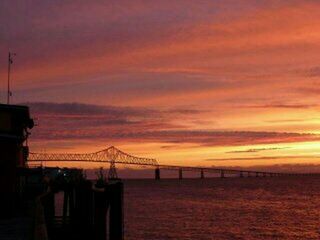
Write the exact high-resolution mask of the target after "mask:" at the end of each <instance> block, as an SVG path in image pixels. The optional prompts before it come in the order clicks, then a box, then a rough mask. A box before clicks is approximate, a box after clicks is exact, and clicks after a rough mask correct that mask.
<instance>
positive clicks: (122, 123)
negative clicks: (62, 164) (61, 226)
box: [0, 0, 320, 167]
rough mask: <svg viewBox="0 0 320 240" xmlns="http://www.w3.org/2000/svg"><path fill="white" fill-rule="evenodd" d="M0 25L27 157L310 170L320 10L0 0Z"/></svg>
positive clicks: (315, 140) (253, 4) (226, 2)
mask: <svg viewBox="0 0 320 240" xmlns="http://www.w3.org/2000/svg"><path fill="white" fill-rule="evenodd" d="M0 23H1V24H0V54H1V56H2V57H0V79H2V81H1V83H0V87H1V92H0V93H1V95H0V101H1V102H5V99H6V95H5V94H6V76H7V54H8V51H12V52H15V53H17V56H16V57H15V59H14V63H13V66H12V67H13V73H12V86H13V97H12V102H13V103H27V104H28V105H30V106H31V111H32V115H33V117H34V118H35V120H36V123H37V126H36V127H35V128H34V129H33V131H32V135H31V139H30V147H31V150H32V151H42V152H43V151H45V152H91V151H98V150H100V149H102V148H105V147H107V146H110V145H115V146H117V147H119V148H121V149H122V150H124V151H126V152H129V153H132V154H136V155H140V156H145V157H154V158H157V159H158V161H159V162H161V163H165V164H181V165H183V164H184V165H195V166H199V165H203V166H212V165H215V166H216V165H219V166H221V165H223V166H244V167H245V166H253V165H275V164H295V165H296V164H318V163H320V150H319V147H320V135H318V134H320V112H319V110H320V104H319V94H320V85H319V80H320V54H319V53H320V3H319V1H311V0H310V1H307V0H306V1H294V0H292V1H290V0H289V1H273V0H266V1H264V0H260V1H259V0H258V1H257V0H246V1H245V0H237V1H236V0H221V1H219V0H217V1H212V0H180V1H179V0H170V1H169V0H168V1H167V0H161V1H142V0H134V1H132V0H120V1H119V0H115V1H113V0H109V1H98V0H94V1H93V0H92V1H87V0H78V1H65V0H64V1H62V0H61V1H59V0H57V1H49V0H31V1H21V0H20V1H19V0H2V1H1V2H0Z"/></svg>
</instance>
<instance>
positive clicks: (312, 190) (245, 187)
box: [124, 177, 320, 240]
mask: <svg viewBox="0 0 320 240" xmlns="http://www.w3.org/2000/svg"><path fill="white" fill-rule="evenodd" d="M124 201H125V239H127V240H130V239H132V240H133V239H134V240H136V239H161V240H164V239H320V177H286V178H284V177H278V178H276V177H275V178H253V177H252V178H225V179H220V178H216V179H204V180H201V179H183V180H175V179H168V180H160V181H155V180H126V181H125V196H124Z"/></svg>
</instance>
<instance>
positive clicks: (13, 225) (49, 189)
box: [0, 104, 123, 240]
mask: <svg viewBox="0 0 320 240" xmlns="http://www.w3.org/2000/svg"><path fill="white" fill-rule="evenodd" d="M33 125H34V124H33V120H32V119H31V118H30V115H29V108H28V107H27V106H15V105H3V104H0V153H1V158H0V173H1V174H0V196H1V198H0V239H1V240H2V239H3V240H6V239H28V240H29V239H30V240H31V239H36V240H38V239H39V240H40V239H41V240H46V239H50V240H55V239H61V240H64V239H68V240H70V239H80V240H81V239H83V240H87V239H95V240H105V239H107V235H109V237H108V239H110V240H122V239H123V184H122V182H121V181H120V180H113V181H109V182H106V181H103V180H101V179H100V181H98V182H97V183H96V184H93V182H91V181H88V180H86V179H85V178H84V177H83V175H82V170H79V169H56V168H52V169H48V168H47V169H44V168H41V167H39V168H27V167H26V161H27V158H28V154H29V150H28V147H27V145H26V142H27V138H28V136H29V132H28V130H29V129H31V128H32V127H33ZM55 171H57V172H55ZM61 192H62V193H63V214H62V216H56V215H55V198H56V195H57V194H59V193H60V194H61ZM107 215H108V216H109V217H108V219H109V222H108V224H109V228H108V229H107V227H106V226H107V220H106V219H107ZM107 230H108V231H107Z"/></svg>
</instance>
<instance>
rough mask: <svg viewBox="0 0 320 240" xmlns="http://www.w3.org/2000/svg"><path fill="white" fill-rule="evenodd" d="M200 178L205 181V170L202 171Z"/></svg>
mask: <svg viewBox="0 0 320 240" xmlns="http://www.w3.org/2000/svg"><path fill="white" fill-rule="evenodd" d="M200 178H201V179H204V171H203V169H201V172H200Z"/></svg>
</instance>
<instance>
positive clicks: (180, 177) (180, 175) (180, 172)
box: [179, 168, 182, 179]
mask: <svg viewBox="0 0 320 240" xmlns="http://www.w3.org/2000/svg"><path fill="white" fill-rule="evenodd" d="M179 179H182V168H179Z"/></svg>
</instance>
